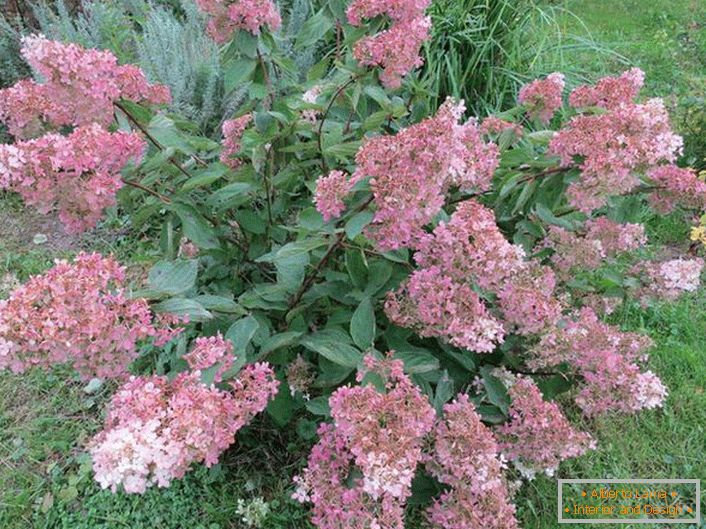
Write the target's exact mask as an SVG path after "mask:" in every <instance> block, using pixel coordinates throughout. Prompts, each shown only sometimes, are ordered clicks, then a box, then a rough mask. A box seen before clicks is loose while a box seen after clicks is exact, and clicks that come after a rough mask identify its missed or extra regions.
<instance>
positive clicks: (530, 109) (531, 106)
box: [517, 72, 564, 124]
mask: <svg viewBox="0 0 706 529" xmlns="http://www.w3.org/2000/svg"><path fill="white" fill-rule="evenodd" d="M563 92H564V75H563V74H560V73H557V72H555V73H553V74H550V75H548V76H547V78H546V79H537V80H535V81H532V82H531V83H529V84H526V85H525V86H523V87H522V88H521V89H520V94H519V95H518V97H517V100H518V101H519V102H520V104H522V105H524V106H525V107H526V108H527V115H528V116H529V117H530V118H531V119H538V120H539V121H541V122H542V123H544V124H547V123H549V122H550V121H551V119H552V117H554V113H555V112H556V111H557V110H559V109H560V108H561V106H562V104H563V99H562V94H563Z"/></svg>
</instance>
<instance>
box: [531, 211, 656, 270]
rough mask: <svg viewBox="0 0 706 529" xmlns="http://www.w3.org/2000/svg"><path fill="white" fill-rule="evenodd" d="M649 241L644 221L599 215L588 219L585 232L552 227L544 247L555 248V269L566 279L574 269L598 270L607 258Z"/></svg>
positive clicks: (553, 256)
mask: <svg viewBox="0 0 706 529" xmlns="http://www.w3.org/2000/svg"><path fill="white" fill-rule="evenodd" d="M646 243H647V237H646V236H645V227H644V226H643V225H642V224H619V223H617V222H613V221H612V220H610V219H608V218H607V217H598V218H596V219H591V220H589V221H587V222H586V224H585V225H584V227H583V230H582V232H572V231H568V230H566V229H564V228H560V227H558V226H550V227H549V230H548V233H547V236H546V238H545V239H544V241H543V242H542V246H543V247H544V248H551V249H552V250H553V251H554V254H553V255H552V256H551V261H552V264H553V265H554V269H555V270H557V271H558V272H559V274H560V276H561V277H562V278H563V279H568V278H570V277H571V276H570V274H569V273H570V272H571V271H572V270H576V269H582V270H595V269H597V268H599V267H601V266H602V265H603V264H605V262H606V259H608V258H611V257H614V256H616V255H618V254H621V253H624V252H630V251H633V250H636V249H637V248H639V247H641V246H643V245H645V244H646Z"/></svg>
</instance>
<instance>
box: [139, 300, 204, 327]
mask: <svg viewBox="0 0 706 529" xmlns="http://www.w3.org/2000/svg"><path fill="white" fill-rule="evenodd" d="M152 308H153V309H154V311H155V312H164V313H169V314H175V315H177V316H187V317H188V318H189V321H190V322H192V321H206V320H210V319H211V318H213V314H211V313H210V312H209V311H207V310H206V309H205V308H204V306H203V305H201V303H199V302H198V301H195V300H193V299H187V298H169V299H165V300H164V301H160V302H159V303H157V304H156V305H153V307H152Z"/></svg>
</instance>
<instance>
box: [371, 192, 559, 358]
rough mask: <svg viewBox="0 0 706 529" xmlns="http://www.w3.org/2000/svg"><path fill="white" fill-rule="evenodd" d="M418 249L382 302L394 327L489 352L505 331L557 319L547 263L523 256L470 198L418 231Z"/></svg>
mask: <svg viewBox="0 0 706 529" xmlns="http://www.w3.org/2000/svg"><path fill="white" fill-rule="evenodd" d="M418 249H419V250H418V252H417V253H416V254H415V260H416V261H417V263H418V264H419V265H420V268H419V269H418V270H416V271H415V272H413V273H412V275H411V276H410V277H409V279H408V280H407V281H406V282H405V283H403V285H402V286H401V287H400V289H399V290H398V291H396V292H391V293H390V294H389V295H388V299H387V302H386V304H385V312H386V313H387V315H388V317H389V318H390V320H391V321H393V322H394V323H396V324H398V325H401V326H404V327H410V328H413V329H415V330H416V331H417V332H419V333H420V334H421V335H422V336H438V337H441V338H445V339H446V340H448V341H449V342H450V343H452V344H453V345H456V346H458V347H464V348H466V349H470V350H473V351H477V352H491V351H493V350H494V349H495V346H496V344H497V343H500V342H502V341H503V338H504V335H505V333H506V332H507V331H510V330H515V331H516V332H518V333H520V334H532V333H537V332H540V331H542V330H544V329H545V328H547V327H548V326H550V325H552V324H553V323H554V322H555V321H556V320H557V319H558V318H559V315H560V313H561V305H560V304H559V302H558V301H557V299H556V297H555V295H554V287H555V279H554V275H553V273H552V271H551V269H549V268H547V267H544V266H541V265H539V264H538V263H536V262H535V261H529V260H526V259H525V258H524V257H525V254H524V251H523V250H522V248H520V247H519V246H516V245H513V244H510V243H509V242H508V241H507V240H506V239H505V238H504V237H503V235H502V233H500V230H499V229H498V227H497V225H496V223H495V215H494V214H493V212H492V211H491V210H489V209H488V208H486V207H485V206H483V205H481V204H480V203H478V202H476V201H474V200H467V201H464V202H462V203H461V204H459V206H458V208H457V210H456V212H455V213H454V214H453V215H452V216H451V219H450V220H449V221H448V222H441V223H439V225H438V226H437V227H436V228H435V229H434V231H433V233H432V234H430V235H429V234H425V235H424V236H422V237H421V238H420V242H419V244H418ZM476 287H480V288H481V289H483V290H485V291H489V292H492V293H495V294H497V296H498V304H499V309H500V311H501V313H502V315H503V316H504V318H505V322H504V323H502V322H501V321H500V320H499V319H498V318H497V317H496V316H495V315H492V314H490V312H489V311H488V308H487V307H486V306H485V303H484V302H483V300H482V299H481V296H480V295H479V294H478V293H477V292H476Z"/></svg>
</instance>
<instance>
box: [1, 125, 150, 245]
mask: <svg viewBox="0 0 706 529" xmlns="http://www.w3.org/2000/svg"><path fill="white" fill-rule="evenodd" d="M144 149H145V143H144V140H143V139H142V138H141V137H140V136H139V135H138V134H136V133H128V132H122V131H118V132H108V131H106V130H105V129H103V128H101V127H100V126H99V125H97V124H93V125H88V126H85V127H79V128H76V129H74V131H73V132H71V133H70V134H68V135H67V136H61V135H59V134H53V133H50V134H45V135H44V136H42V137H40V138H37V139H33V140H26V141H18V142H17V143H15V144H13V145H0V189H8V190H11V191H15V192H17V193H19V194H20V195H21V196H22V198H23V199H24V201H25V202H26V203H27V204H30V205H33V206H35V207H36V208H37V209H38V210H39V211H40V212H41V213H44V214H46V213H49V212H50V211H53V210H58V211H59V218H60V220H61V221H62V223H63V224H64V225H65V226H66V230H67V231H68V232H69V233H79V232H82V231H85V230H87V229H90V228H92V227H94V226H95V225H96V223H97V222H98V221H99V220H100V218H101V217H102V215H103V211H104V210H105V209H106V208H108V207H110V206H113V205H115V194H116V193H117V191H118V189H120V188H121V187H122V185H123V182H122V179H121V176H120V170H121V168H122V167H123V166H125V165H126V164H127V163H128V161H129V160H130V159H133V160H135V161H139V159H140V158H141V157H142V153H143V151H144Z"/></svg>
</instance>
